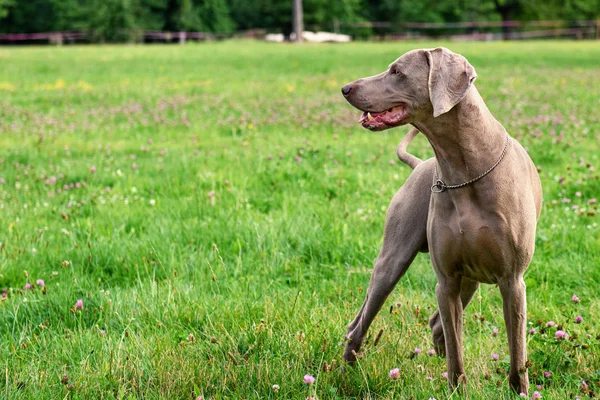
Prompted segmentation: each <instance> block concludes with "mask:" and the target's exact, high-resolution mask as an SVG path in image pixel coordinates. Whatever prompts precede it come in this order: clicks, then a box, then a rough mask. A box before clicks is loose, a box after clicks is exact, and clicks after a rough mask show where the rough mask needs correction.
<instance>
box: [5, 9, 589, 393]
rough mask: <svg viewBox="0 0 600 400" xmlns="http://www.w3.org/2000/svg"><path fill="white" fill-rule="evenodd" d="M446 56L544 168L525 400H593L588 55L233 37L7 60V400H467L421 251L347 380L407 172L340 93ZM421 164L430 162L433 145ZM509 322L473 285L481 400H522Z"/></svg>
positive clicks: (473, 373) (568, 45)
mask: <svg viewBox="0 0 600 400" xmlns="http://www.w3.org/2000/svg"><path fill="white" fill-rule="evenodd" d="M161 12H162V11H161ZM438 45H445V46H447V47H450V48H451V49H452V50H454V51H456V52H459V53H462V54H464V55H465V56H466V57H467V58H468V59H469V61H470V62H471V63H472V64H473V65H474V66H475V68H476V69H477V73H478V75H479V78H478V80H477V81H476V85H477V89H478V90H479V91H480V93H481V94H482V96H483V98H484V99H485V100H486V103H487V105H488V107H489V108H490V110H491V112H492V113H493V114H494V115H495V117H496V118H497V119H498V120H499V121H500V122H501V123H502V124H503V125H504V126H505V127H506V129H507V131H508V132H509V133H510V134H511V135H512V136H514V137H516V138H517V139H518V140H519V141H520V142H521V143H522V144H523V145H524V147H525V148H526V149H527V150H528V152H529V153H530V154H531V157H532V159H533V160H534V162H535V164H536V165H537V166H539V169H540V176H541V179H542V184H543V190H544V193H543V194H544V206H543V210H542V215H541V219H540V222H539V225H538V231H537V236H536V251H535V256H534V259H533V262H532V264H531V266H530V267H529V269H528V271H527V274H526V277H525V278H526V283H527V292H528V314H527V318H528V323H529V326H530V327H533V328H535V330H536V333H535V334H534V335H529V336H528V351H529V357H528V359H530V360H531V361H532V363H533V365H532V367H531V369H530V377H531V385H532V386H531V389H532V391H533V390H540V391H541V392H542V394H543V397H542V398H543V399H573V398H575V396H576V395H579V396H581V398H584V394H581V393H580V390H581V389H582V388H581V386H582V381H583V380H585V381H586V382H587V384H588V386H589V389H590V390H593V391H594V392H595V393H598V392H599V388H600V384H599V383H598V381H599V380H600V379H599V377H600V376H599V375H598V371H600V358H599V357H598V354H600V340H599V336H598V334H600V299H599V297H598V295H597V292H598V287H600V226H599V224H600V221H599V217H600V211H599V210H598V203H597V200H598V197H599V194H600V177H599V175H598V171H599V170H600V154H599V153H598V132H599V131H600V121H599V119H598V113H597V108H598V93H597V90H593V89H594V88H597V87H599V85H600V82H599V79H600V66H599V65H598V59H600V46H599V45H598V44H597V43H596V42H575V43H573V42H554V41H544V42H518V43H510V42H509V43H449V42H441V43H440V42H417V43H414V42H402V43H351V44H348V45H321V46H288V45H285V44H283V45H279V44H273V43H256V42H247V41H244V42H236V41H228V42H222V43H205V44H194V43H191V44H189V45H187V46H163V45H156V46H112V45H103V46H85V47H84V46H63V47H61V48H57V47H45V48H44V47H28V48H6V47H5V48H0V215H1V218H0V359H1V360H2V371H3V372H2V374H3V376H2V379H0V398H2V399H33V398H40V399H64V398H67V399H115V398H118V399H134V398H139V399H142V398H144V399H190V398H192V399H193V398H196V397H197V396H200V395H202V396H204V398H205V399H210V398H211V397H213V396H214V397H215V399H230V398H231V399H238V398H248V399H305V398H306V397H307V396H309V395H310V394H312V393H310V392H309V388H307V387H306V385H305V384H304V383H303V376H304V375H305V374H311V375H313V376H315V377H316V378H317V380H316V382H315V383H314V385H312V386H311V388H310V391H311V392H313V393H316V395H317V396H318V398H319V399H323V400H329V399H366V398H377V399H399V398H402V399H408V398H410V397H411V396H413V397H414V398H415V399H428V398H437V399H447V398H456V396H453V395H452V394H451V392H450V391H449V390H448V389H447V388H446V381H445V380H444V379H443V377H442V373H443V372H444V371H446V363H445V360H444V359H443V358H440V357H436V356H432V357H429V356H427V355H426V353H427V350H428V349H431V348H432V342H431V337H430V335H431V332H430V329H429V328H428V325H427V319H428V317H429V316H430V315H431V313H432V312H433V311H434V309H435V307H436V306H435V304H436V300H435V284H436V278H435V274H434V273H433V271H432V269H431V265H430V261H429V256H428V255H427V254H420V255H419V256H418V257H417V258H416V259H415V261H414V263H413V265H412V266H411V268H410V269H409V270H408V272H407V274H406V275H405V276H404V277H403V278H402V279H401V281H400V282H399V284H398V286H397V288H396V290H395V291H394V292H393V293H392V294H391V295H390V297H389V299H388V301H387V302H386V304H385V305H384V307H383V309H382V311H381V313H380V314H379V316H378V317H377V318H376V319H375V321H374V325H373V327H372V329H371V331H370V339H368V341H367V343H366V345H365V347H364V351H363V354H362V358H360V360H359V365H358V366H357V368H354V369H348V370H347V372H346V373H342V371H341V370H340V368H339V366H340V364H341V354H342V346H341V344H340V343H341V342H342V341H343V337H344V334H345V327H346V325H347V324H348V323H349V322H350V320H351V318H352V317H353V316H354V314H355V313H356V312H357V311H358V309H359V308H360V305H361V303H362V301H363V300H364V297H365V292H366V288H367V285H368V282H369V276H370V270H371V267H372V265H373V260H374V259H375V257H376V256H377V253H378V250H379V246H380V244H381V237H382V229H383V224H384V220H385V213H386V208H387V206H388V204H389V201H390V199H391V198H392V196H393V195H394V193H395V192H396V190H398V188H399V187H400V185H402V184H403V183H404V181H405V179H406V177H407V176H408V174H409V173H410V172H411V171H410V170H409V168H407V167H406V166H404V165H399V163H398V162H397V161H395V160H396V154H395V151H396V146H397V144H398V141H399V140H400V138H401V137H402V136H403V135H404V134H405V133H406V132H407V129H406V128H398V129H393V130H390V131H386V132H383V133H372V132H368V131H365V130H364V129H362V128H360V126H359V125H358V123H357V119H358V117H359V114H360V112H358V111H357V110H355V109H353V108H352V107H351V106H349V105H348V104H347V103H346V102H345V101H344V99H343V98H342V96H341V94H340V87H341V86H342V85H344V84H345V83H347V82H350V81H351V80H354V79H356V78H359V77H363V76H367V75H373V74H376V73H379V72H381V71H382V70H384V69H385V68H386V67H387V66H388V65H389V63H390V62H391V61H393V60H394V59H395V58H396V57H397V56H399V55H400V54H402V53H403V52H405V51H408V50H410V49H413V48H415V47H435V46H438ZM410 151H411V152H413V153H414V154H416V155H418V156H419V157H421V158H427V157H430V156H432V151H431V148H430V146H429V143H428V142H427V140H426V139H425V138H424V137H422V136H421V135H419V136H417V138H415V140H414V142H413V143H412V144H411V147H410ZM594 199H596V202H594V201H593V200H594ZM37 280H43V281H44V287H45V289H44V287H42V284H41V282H40V283H36V281H37ZM27 283H29V284H31V287H29V288H27V289H26V287H27V286H26V284H27ZM4 291H6V295H5V296H3V295H2V292H4ZM573 294H577V296H578V297H579V298H580V302H579V303H574V302H572V300H571V299H572V295H573ZM79 299H81V300H82V304H81V306H82V308H81V309H78V308H77V300H79ZM578 315H581V316H582V317H583V322H582V323H580V324H577V323H576V317H577V316H578ZM549 320H553V321H555V322H556V324H557V325H560V328H559V327H558V326H555V327H546V323H547V322H548V321H549ZM504 326H505V325H504V321H503V318H502V305H501V298H500V294H499V291H498V288H497V287H495V286H493V285H482V287H481V288H480V289H479V290H478V292H477V294H476V295H475V296H474V299H473V303H472V304H470V305H469V307H468V308H467V309H466V311H465V326H464V346H465V368H466V371H467V376H468V379H467V382H468V385H469V386H468V390H469V398H472V399H512V398H517V397H516V395H515V396H511V394H510V393H509V390H508V382H507V370H508V345H507V336H506V330H505V327H504ZM494 328H498V331H499V333H498V335H497V336H494V333H493V332H494V330H493V329H494ZM557 329H562V330H564V331H566V332H567V333H568V334H569V335H570V336H569V340H557V339H555V333H556V330H557ZM382 330H383V334H382V335H381V337H380V340H379V341H378V343H377V344H375V343H374V342H375V338H376V337H377V335H378V333H379V332H380V331H382ZM588 334H589V335H590V336H589V337H588V336H587V335H588ZM416 347H418V348H420V349H422V350H423V352H422V354H420V355H415V353H414V349H415V348H416ZM491 353H496V354H499V360H497V361H494V360H493V359H492V357H491ZM392 368H399V369H400V378H399V379H397V380H391V379H390V378H389V377H388V372H389V371H390V370H391V369H392ZM544 372H551V373H552V374H553V375H552V376H551V377H550V378H546V377H544V375H543V373H544ZM63 375H66V377H63ZM71 385H72V386H71ZM273 385H279V387H280V389H279V392H277V393H276V392H275V389H274V388H273ZM534 385H542V386H543V389H534V387H535V386H534ZM192 393H193V394H194V395H193V396H192ZM531 394H532V393H530V396H531ZM589 394H591V393H589Z"/></svg>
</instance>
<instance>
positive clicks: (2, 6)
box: [0, 0, 12, 19]
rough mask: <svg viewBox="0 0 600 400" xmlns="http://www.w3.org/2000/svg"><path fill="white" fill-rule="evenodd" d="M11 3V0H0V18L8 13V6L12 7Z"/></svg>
mask: <svg viewBox="0 0 600 400" xmlns="http://www.w3.org/2000/svg"><path fill="white" fill-rule="evenodd" d="M11 4H12V1H11V0H0V19H2V18H4V17H6V16H7V15H8V7H10V5H11Z"/></svg>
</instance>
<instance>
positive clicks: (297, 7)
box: [292, 0, 304, 43]
mask: <svg viewBox="0 0 600 400" xmlns="http://www.w3.org/2000/svg"><path fill="white" fill-rule="evenodd" d="M293 1H294V4H293V7H292V11H293V12H292V17H293V18H292V20H293V25H294V32H295V33H296V43H302V32H303V31H304V16H303V13H302V0H293Z"/></svg>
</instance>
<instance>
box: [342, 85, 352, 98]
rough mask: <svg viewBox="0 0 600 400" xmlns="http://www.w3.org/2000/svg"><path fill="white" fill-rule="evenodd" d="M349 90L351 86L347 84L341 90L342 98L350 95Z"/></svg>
mask: <svg viewBox="0 0 600 400" xmlns="http://www.w3.org/2000/svg"><path fill="white" fill-rule="evenodd" d="M351 90H352V85H351V84H348V85H346V86H344V87H343V88H342V94H343V95H344V96H348V94H349V93H350V91H351Z"/></svg>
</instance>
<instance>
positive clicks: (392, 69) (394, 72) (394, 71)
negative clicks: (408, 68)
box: [390, 65, 402, 75]
mask: <svg viewBox="0 0 600 400" xmlns="http://www.w3.org/2000/svg"><path fill="white" fill-rule="evenodd" d="M390 74H392V75H402V71H400V70H399V69H398V67H396V66H395V65H392V66H391V67H390Z"/></svg>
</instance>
